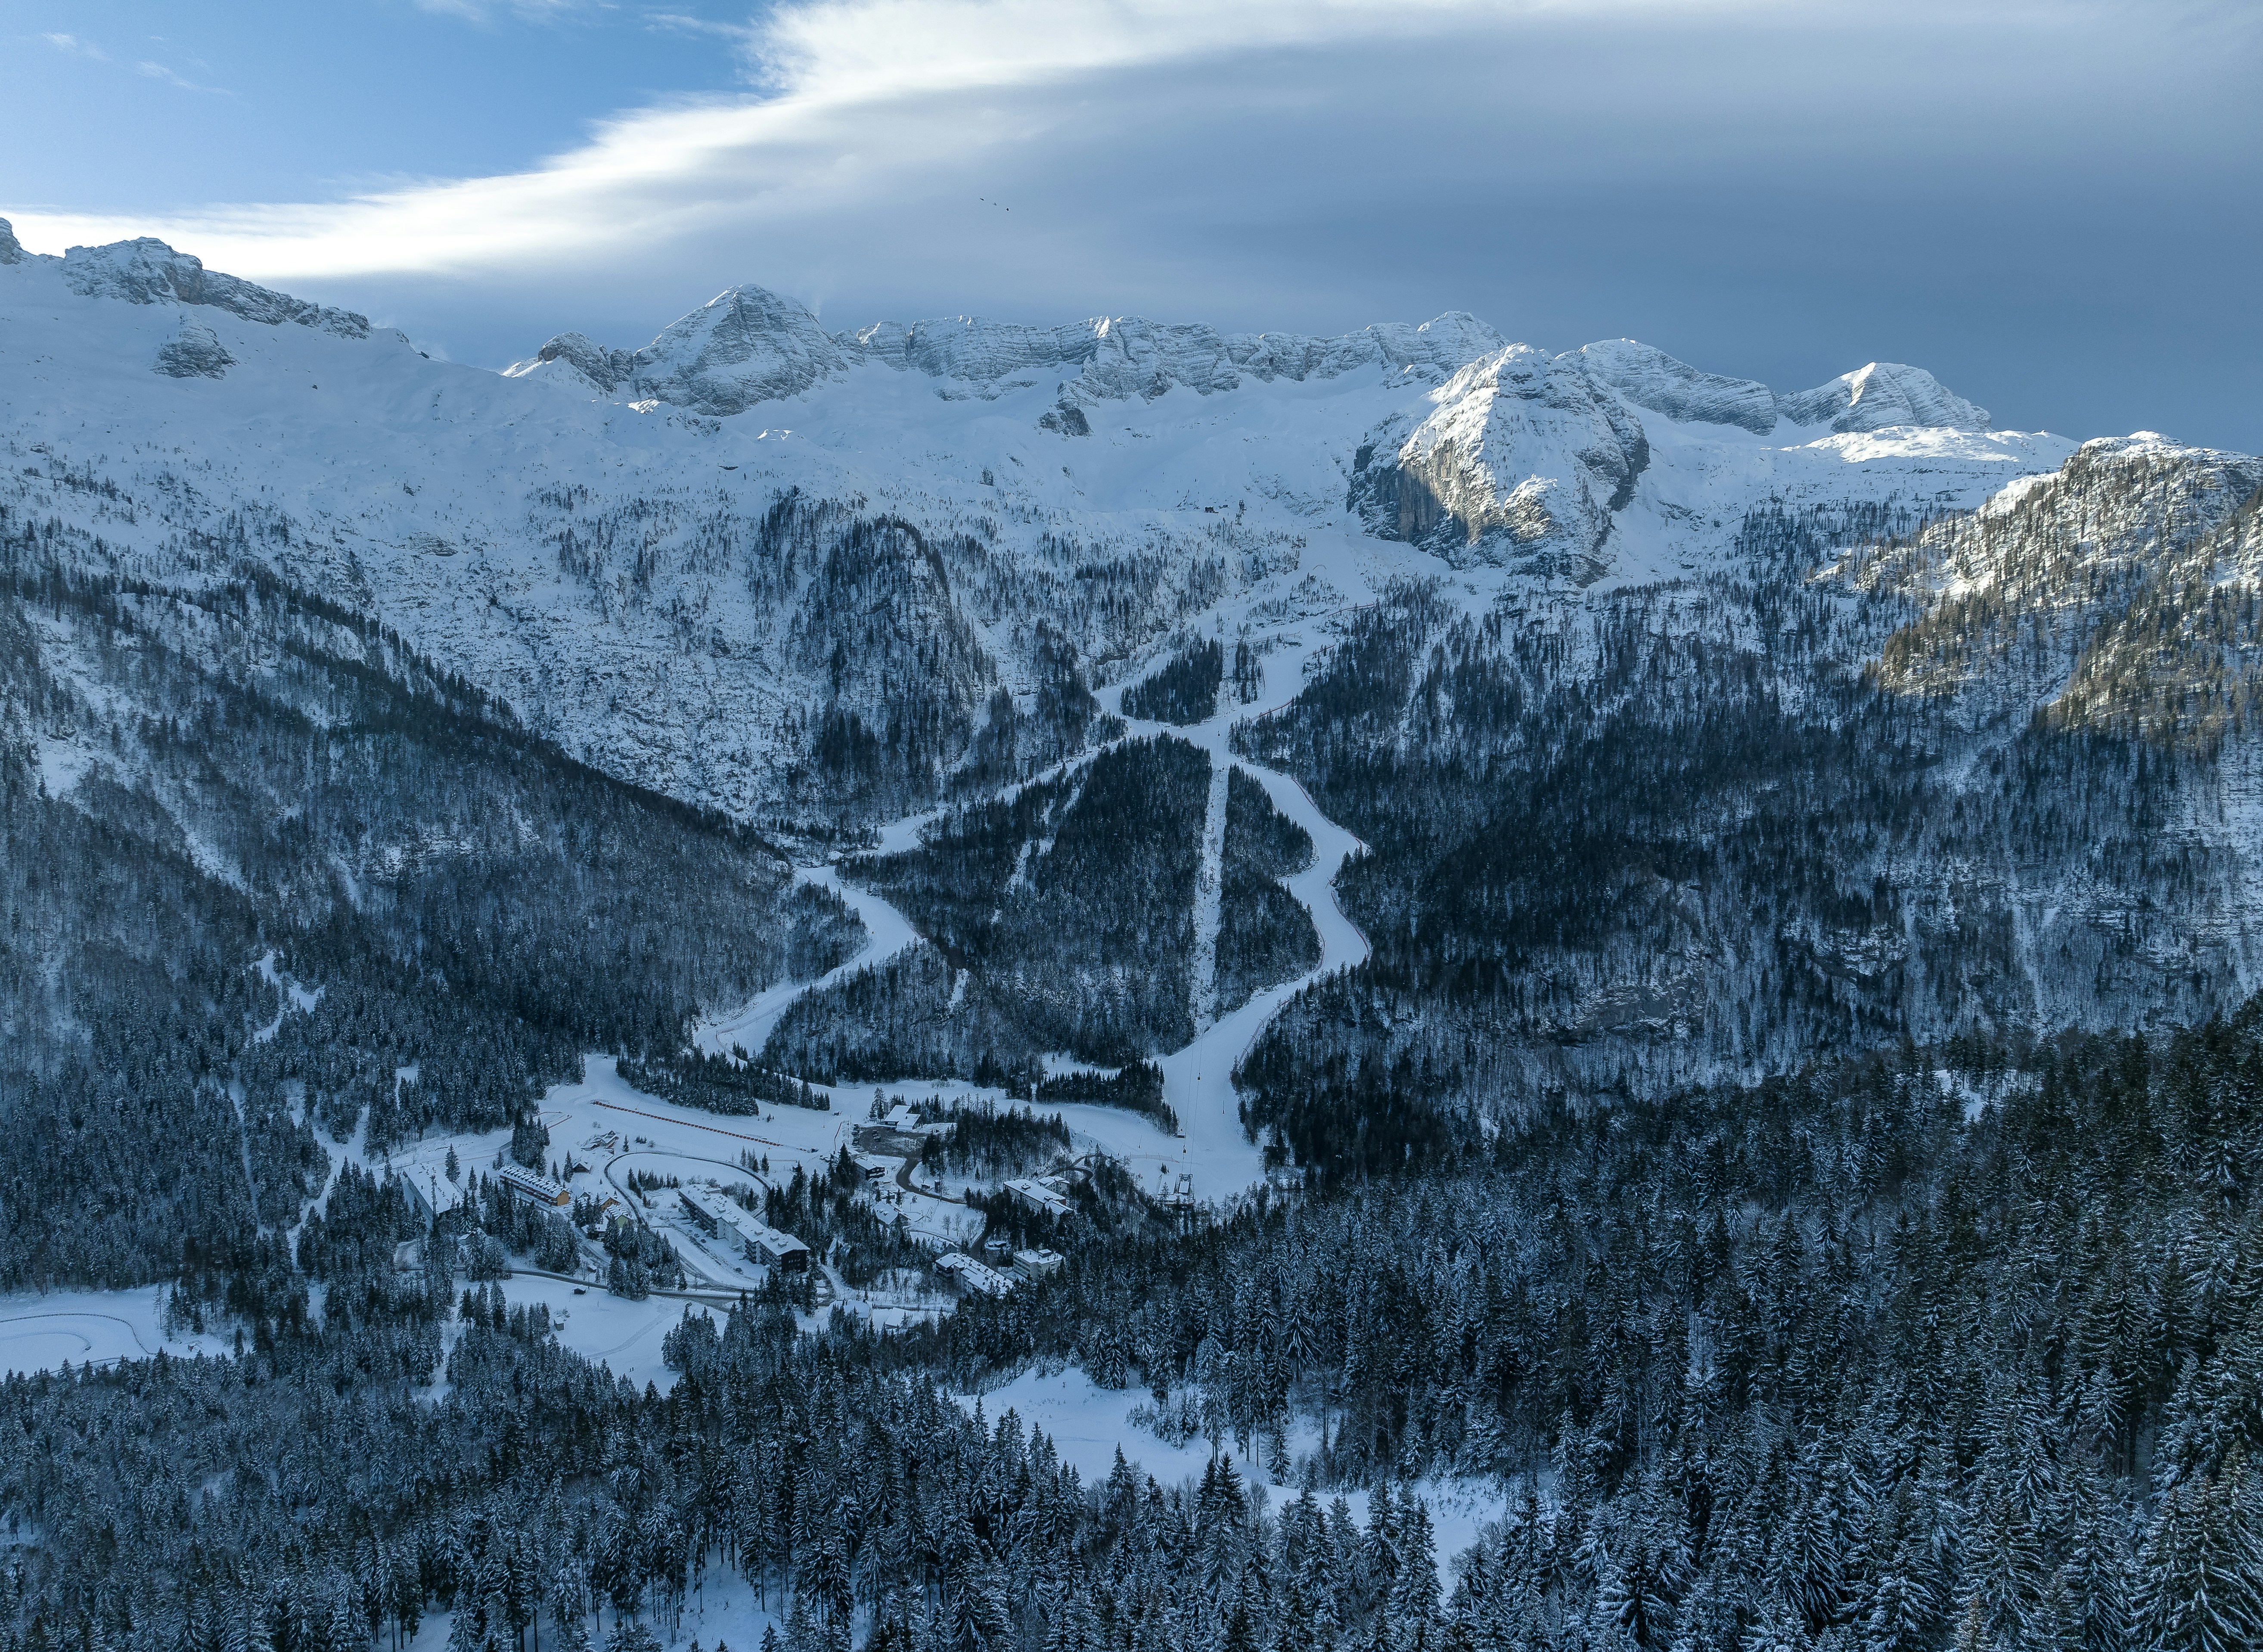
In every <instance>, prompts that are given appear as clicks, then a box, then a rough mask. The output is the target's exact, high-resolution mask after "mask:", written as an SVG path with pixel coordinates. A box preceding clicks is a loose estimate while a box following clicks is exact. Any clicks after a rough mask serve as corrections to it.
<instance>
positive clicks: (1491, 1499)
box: [959, 1366, 1508, 1582]
mask: <svg viewBox="0 0 2263 1652" xmlns="http://www.w3.org/2000/svg"><path fill="white" fill-rule="evenodd" d="M959 1403H960V1404H962V1405H965V1406H966V1407H968V1408H969V1409H972V1407H973V1406H975V1405H976V1404H977V1403H980V1406H981V1407H982V1412H983V1417H984V1418H985V1420H986V1421H987V1422H988V1423H989V1424H990V1425H991V1426H992V1427H993V1428H994V1427H996V1426H997V1424H998V1421H999V1419H1000V1418H1001V1417H1004V1416H1005V1415H1006V1413H1007V1412H1008V1411H1009V1410H1010V1411H1012V1412H1013V1413H1014V1414H1015V1415H1016V1416H1017V1417H1020V1418H1021V1420H1022V1424H1023V1427H1024V1428H1039V1429H1043V1430H1044V1431H1045V1436H1046V1438H1049V1439H1051V1440H1052V1443H1053V1448H1054V1450H1056V1451H1058V1452H1059V1453H1060V1460H1061V1461H1062V1462H1064V1463H1066V1464H1067V1465H1068V1466H1070V1467H1073V1468H1074V1469H1075V1470H1076V1471H1077V1473H1078V1474H1079V1475H1080V1476H1081V1477H1082V1479H1083V1481H1084V1483H1085V1484H1086V1485H1088V1486H1091V1485H1095V1484H1098V1483H1099V1482H1102V1481H1104V1480H1106V1479H1107V1478H1108V1475H1109V1473H1110V1470H1111V1469H1113V1468H1114V1467H1115V1465H1116V1453H1117V1450H1118V1449H1119V1448H1120V1449H1121V1450H1122V1451H1123V1453H1124V1460H1125V1461H1126V1462H1128V1463H1130V1464H1132V1467H1136V1468H1139V1469H1142V1470H1144V1471H1145V1472H1146V1473H1147V1474H1153V1476H1154V1477H1155V1478H1156V1479H1157V1480H1159V1481H1160V1482H1162V1483H1163V1484H1165V1485H1174V1484H1177V1483H1179V1482H1184V1481H1188V1480H1191V1479H1197V1478H1199V1477H1200V1475H1201V1474H1202V1472H1203V1469H1204V1467H1205V1466H1206V1465H1207V1464H1208V1463H1209V1461H1210V1460H1211V1453H1212V1447H1211V1442H1210V1441H1209V1440H1207V1439H1204V1438H1199V1437H1197V1438H1195V1439H1193V1440H1191V1441H1189V1442H1188V1443H1187V1444H1186V1445H1171V1444H1170V1443H1168V1441H1166V1440H1162V1439H1160V1438H1157V1437H1156V1436H1155V1435H1153V1434H1152V1433H1149V1432H1148V1431H1146V1430H1145V1429H1142V1428H1141V1427H1139V1425H1138V1424H1136V1423H1134V1422H1133V1421H1132V1411H1133V1410H1134V1409H1137V1408H1139V1407H1140V1406H1143V1405H1148V1404H1151V1403H1152V1400H1151V1397H1150V1396H1149V1395H1148V1394H1147V1393H1146V1390H1144V1389H1141V1388H1114V1389H1110V1388H1100V1387H1097V1386H1096V1385H1095V1383H1094V1382H1093V1380H1092V1379H1091V1378H1090V1377H1088V1376H1087V1375H1085V1373H1083V1372H1082V1371H1080V1370H1078V1369H1077V1368H1076V1367H1075V1366H1069V1367H1067V1368H1066V1369H1065V1370H1061V1371H1058V1372H1049V1371H1045V1370H1042V1369H1031V1370H1028V1371H1024V1372H1023V1373H1021V1374H1020V1375H1019V1376H1017V1377H1016V1378H1015V1379H1014V1380H1012V1381H1011V1382H1008V1383H1003V1384H1001V1385H1000V1386H999V1387H997V1388H991V1389H989V1390H987V1392H985V1393H983V1394H980V1395H960V1396H959ZM1289 1443H1290V1446H1291V1452H1292V1453H1294V1452H1297V1451H1301V1450H1309V1449H1310V1448H1311V1447H1312V1445H1315V1444H1317V1443H1318V1442H1317V1438H1316V1437H1314V1436H1313V1435H1312V1432H1311V1431H1310V1430H1309V1428H1307V1429H1306V1430H1305V1438H1301V1439H1299V1438H1298V1437H1297V1436H1296V1435H1294V1434H1292V1435H1291V1438H1290V1442H1289ZM1222 1446H1223V1449H1224V1450H1225V1452H1226V1453H1228V1454H1230V1455H1232V1456H1233V1458H1234V1466H1235V1467H1236V1468H1237V1469H1238V1470H1239V1471H1240V1474H1241V1476H1242V1480H1243V1482H1244V1483H1245V1484H1246V1485H1249V1486H1252V1487H1262V1488H1263V1489H1264V1490H1265V1494H1266V1496H1267V1498H1268V1499H1269V1502H1270V1503H1271V1504H1272V1506H1273V1509H1274V1511H1276V1513H1277V1512H1278V1511H1280V1509H1281V1506H1282V1505H1283V1503H1289V1502H1291V1501H1293V1500H1294V1499H1295V1498H1296V1497H1297V1496H1298V1495H1299V1488H1298V1487H1296V1486H1293V1485H1283V1484H1282V1483H1280V1482H1276V1481H1271V1480H1269V1479H1268V1477H1267V1476H1266V1474H1265V1473H1264V1471H1263V1469H1262V1467H1260V1466H1259V1464H1258V1463H1257V1462H1256V1460H1254V1458H1252V1459H1251V1460H1247V1461H1245V1460H1242V1458H1241V1455H1240V1453H1237V1452H1235V1451H1234V1450H1233V1441H1231V1440H1226V1441H1224V1442H1222ZM1335 1495H1337V1494H1335V1493H1333V1492H1322V1493H1320V1494H1319V1496H1320V1497H1321V1500H1322V1501H1323V1502H1326V1501H1327V1499H1328V1498H1330V1497H1332V1496H1335ZM1341 1495H1342V1496H1343V1498H1344V1500H1345V1501H1346V1502H1347V1503H1349V1504H1350V1505H1351V1510H1352V1517H1353V1518H1354V1519H1356V1520H1357V1521H1359V1522H1361V1523H1362V1524H1364V1523H1365V1521H1366V1519H1367V1505H1368V1494H1367V1493H1366V1492H1365V1491H1346V1492H1344V1493H1342V1494H1341ZM1406 1495H1407V1496H1415V1497H1420V1498H1421V1499H1422V1501H1423V1502H1424V1503H1427V1504H1428V1506H1429V1511H1430V1522H1431V1525H1432V1528H1433V1532H1434V1534H1435V1540H1436V1543H1437V1554H1438V1566H1439V1570H1440V1572H1441V1574H1442V1575H1443V1576H1445V1577H1446V1580H1447V1581H1448V1582H1450V1581H1451V1578H1450V1574H1448V1573H1447V1571H1446V1569H1447V1567H1448V1565H1449V1563H1450V1561H1452V1559H1453V1557H1454V1556H1455V1555H1457V1554H1461V1553H1462V1552H1463V1551H1464V1550H1465V1549H1467V1548H1468V1547H1470V1546H1471V1544H1473V1543H1475V1542H1476V1541H1477V1540H1478V1538H1479V1535H1480V1534H1481V1533H1482V1532H1483V1531H1484V1529H1485V1527H1486V1524H1487V1523H1488V1522H1489V1521H1493V1520H1497V1519H1499V1518H1500V1517H1501V1516H1502V1514H1503V1513H1505V1512H1506V1511H1507V1495H1508V1494H1507V1493H1506V1492H1505V1491H1504V1490H1502V1489H1500V1487H1498V1486H1495V1485H1491V1484H1487V1483H1485V1482H1476V1481H1453V1480H1448V1481H1441V1480H1424V1481H1418V1482H1414V1483H1413V1485H1412V1486H1411V1487H1410V1488H1408V1489H1407V1490H1406Z"/></svg>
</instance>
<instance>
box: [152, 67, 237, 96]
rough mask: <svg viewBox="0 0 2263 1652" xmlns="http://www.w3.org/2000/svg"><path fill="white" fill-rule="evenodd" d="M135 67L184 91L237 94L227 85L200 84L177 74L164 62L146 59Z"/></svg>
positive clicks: (221, 94) (226, 94) (225, 94)
mask: <svg viewBox="0 0 2263 1652" xmlns="http://www.w3.org/2000/svg"><path fill="white" fill-rule="evenodd" d="M134 68H135V69H139V70H140V71H141V73H142V74H143V75H145V76H148V78H149V79H151V80H161V81H163V82H164V83H165V84H167V85H168V86H176V87H178V88H179V89H180V90H181V91H200V92H209V93H211V94H212V95H213V97H216V98H233V97H235V93H234V92H232V91H229V90H228V88H227V87H225V86H205V85H199V83H197V82H195V81H192V80H190V79H188V78H186V77H185V76H182V75H179V74H177V73H176V72H175V71H174V70H172V69H168V68H166V67H165V65H164V64H163V63H153V62H148V61H146V60H145V61H143V62H139V63H136V64H134Z"/></svg>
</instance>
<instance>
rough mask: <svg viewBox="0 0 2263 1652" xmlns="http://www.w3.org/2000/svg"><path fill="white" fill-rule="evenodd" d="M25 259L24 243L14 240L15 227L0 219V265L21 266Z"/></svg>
mask: <svg viewBox="0 0 2263 1652" xmlns="http://www.w3.org/2000/svg"><path fill="white" fill-rule="evenodd" d="M24 258H25V252H24V243H22V242H20V241H18V240H17V239H16V226H15V225H13V224H11V223H10V222H9V221H7V220H6V219H5V218H0V264H21V263H23V261H24Z"/></svg>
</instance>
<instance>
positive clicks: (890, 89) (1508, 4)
mask: <svg viewBox="0 0 2263 1652" xmlns="http://www.w3.org/2000/svg"><path fill="white" fill-rule="evenodd" d="M570 3H571V0H516V3H515V4H513V5H512V6H510V8H508V9H512V10H517V11H523V12H539V13H541V14H544V15H551V14H556V13H559V12H562V11H565V10H567V9H568V6H569V4H570ZM420 4H424V5H425V6H426V7H427V9H438V10H445V11H453V12H456V13H458V14H459V15H464V16H466V17H475V18H487V17H490V16H492V15H494V14H495V12H496V11H499V10H502V9H506V8H504V7H502V6H501V5H497V4H489V3H488V0H420ZM1780 9H1781V4H1780V3H1779V0H1399V4H1395V5H1388V6H1385V5H1377V4H1372V3H1371V0H800V3H799V4H782V5H780V6H778V7H777V9H776V10H775V11H772V12H770V14H769V16H768V17H767V18H761V19H758V20H756V22H754V23H751V24H750V25H748V27H747V29H746V30H745V31H744V32H743V33H738V34H737V35H736V36H735V40H734V43H735V44H736V45H737V47H738V48H739V49H740V50H741V53H742V54H744V56H745V59H746V62H747V65H748V75H749V78H750V79H751V80H753V81H754V82H755V83H756V85H757V86H758V87H759V88H760V89H761V90H760V91H759V92H758V93H756V94H752V95H748V96H743V97H737V98H702V99H694V100H684V101H681V102H677V103H674V104H669V105H654V106H649V107H646V108H641V109H637V110H633V111H631V112H625V113H623V114H619V115H617V116H613V117H611V118H609V119H606V120H602V121H600V122H598V123H596V126H595V127H593V129H592V131H591V134H590V135H589V139H588V141H586V142H584V143H583V144H582V146H581V147H579V148H577V149H572V150H570V151H568V152H566V153H564V154H561V155H558V156H552V157H549V158H547V159H546V160H544V161H543V162H541V163H539V164H537V165H535V166H532V167H530V168H528V169H527V170H524V171H521V172H517V173H510V174H506V175H502V176H498V177H488V178H457V179H447V178H442V179H420V180H414V181H408V182H403V183H401V184H398V185H392V186H388V187H383V188H379V189H374V190H371V191H368V192H364V193H361V194H358V195H356V196H354V197H351V198H350V199H343V200H337V201H329V202H310V203H300V202H293V203H279V204H255V205H244V206H224V207H205V208H200V209H196V210H192V211H187V212H182V213H177V214H169V215H164V216H163V217H161V218H160V219H159V220H158V221H155V222H152V221H150V219H148V218H147V217H141V218H134V219H130V220H129V219H125V218H119V217H114V216H95V215H91V214H61V213H39V212H25V213H22V214H19V216H18V233H19V234H20V235H23V236H24V237H25V240H26V242H27V243H30V244H40V245H51V244H55V243H96V242H100V241H106V240H113V239H119V238H122V237H124V236H126V235H135V234H155V235H162V236H163V237H164V238H166V239H167V240H170V241H172V242H174V243H176V244H179V245H184V246H187V247H191V248H192V249H193V250H196V251H197V252H198V253H199V255H200V256H202V257H205V258H206V261H207V262H208V263H211V264H213V265H214V267H217V268H223V269H228V270H231V271H235V272H240V273H242V274H246V275H253V276H258V277H264V278H267V279H291V278H294V277H295V278H300V279H314V278H322V277H336V276H347V275H364V274H397V273H407V272H434V273H443V272H456V273H462V272H475V271H491V270H497V269H500V268H502V267H505V266H509V265H510V264H516V263H518V262H521V261H523V260H525V259H527V258H530V257H541V258H543V259H546V260H554V259H557V258H559V257H575V256H578V255H582V254H589V253H596V252H599V251H601V250H603V249H604V248H606V247H608V246H614V247H617V246H618V245H619V244H620V243H622V242H623V241H624V240H633V241H635V242H637V243H640V244H641V245H643V246H645V247H647V248H651V247H654V246H657V245H660V244H662V243H666V242H668V241H669V240H671V239H673V238H676V237H678V236H682V235H688V234H693V233H697V232H699V231H703V230H710V229H712V228H716V227H717V226H719V225H720V224H724V223H727V222H740V223H748V222H758V221H762V220H763V219H765V218H769V217H771V216H775V215H777V214H781V213H784V212H788V211H791V210H792V209H793V208H794V207H798V206H806V205H808V204H810V203H812V202H813V201H814V200H816V199H825V200H827V201H828V202H830V203H831V204H832V205H833V206H835V207H840V206H842V205H843V204H844V203H847V202H850V201H852V200H853V199H855V198H857V196H859V195H860V194H864V193H868V192H871V191H873V190H875V189H878V188H884V187H886V185H888V184H889V183H890V182H891V181H892V180H893V179H896V178H900V177H901V176H904V175H908V174H913V173H917V172H921V171H923V170H932V169H933V168H934V167H935V166H936V164H937V163H938V162H939V161H941V160H943V159H944V158H945V157H954V158H956V159H957V160H958V161H961V162H964V161H965V160H966V159H967V158H968V157H970V156H974V155H976V154H978V153H979V152H980V151H981V150H983V149H987V148H990V147H993V146H996V145H1000V144H1011V143H1015V142H1016V141H1026V140H1028V139H1029V138H1030V136H1031V135H1032V133H1033V130H1035V129H1038V128H1042V127H1045V125H1046V124H1047V120H1048V117H1047V116H1046V115H1045V113H1043V112H1032V111H1030V109H1028V108H1022V109H1015V108H1012V107H1009V105H1005V104H997V105H989V106H984V107H971V108H970V107H967V106H965V105H963V104H962V105H957V106H952V107H950V108H948V109H946V108H945V107H944V100H947V99H950V98H953V97H956V96H963V95H964V94H967V93H979V92H984V91H997V92H1010V91H1017V90H1018V91H1028V90H1029V89H1031V88H1036V87H1042V86H1045V85H1049V84H1057V83H1070V82H1074V81H1076V80H1078V79H1080V78H1081V77H1088V76H1095V75H1100V74H1104V73H1107V72H1110V71H1123V70H1130V69H1141V68H1151V67H1153V66H1155V65H1159V64H1168V63H1171V62H1187V61H1189V60H1196V59H1204V58H1215V57H1218V56H1220V55H1224V54H1233V53H1237V52H1262V51H1274V50H1279V49H1281V48H1283V47H1316V46H1322V45H1326V44H1328V43H1333V42H1345V41H1354V40H1360V39H1363V38H1368V39H1387V40H1394V41H1400V42H1403V41H1406V40H1421V39H1423V38H1426V37H1434V36H1438V35H1442V34H1445V33H1451V32H1454V31H1468V30H1471V29H1479V30H1482V29H1486V28H1488V27H1494V26H1498V25H1501V24H1503V23H1506V22H1509V21H1512V20H1515V19H1528V20H1529V19H1538V20H1547V19H1551V18H1567V17H1593V16H1595V15H1597V14H1604V15H1609V16H1613V17H1618V18H1628V19H1635V18H1688V17H1693V16H1717V15H1723V14H1729V13H1750V12H1753V11H1772V10H1780ZM652 21H654V22H658V23H662V24H663V25H669V24H673V25H676V26H682V25H685V24H687V23H689V22H691V21H693V20H692V19H686V18H680V17H676V16H675V15H674V14H660V15H659V16H656V17H655V18H653V19H652ZM142 69H143V72H144V73H148V74H154V75H158V76H161V77H164V78H168V79H171V80H174V81H175V82H176V83H181V84H186V83H185V82H180V81H178V79H177V76H170V72H169V71H164V70H162V69H159V68H158V66H156V65H154V64H145V65H143V66H142Z"/></svg>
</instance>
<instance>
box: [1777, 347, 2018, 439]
mask: <svg viewBox="0 0 2263 1652" xmlns="http://www.w3.org/2000/svg"><path fill="white" fill-rule="evenodd" d="M1776 410H1777V411H1778V412H1780V413H1782V415H1783V417H1786V418H1787V419H1789V420H1790V421H1791V422H1792V423H1793V424H1828V425H1829V426H1830V427H1831V428H1832V429H1833V431H1837V432H1839V433H1840V434H1841V435H1847V434H1851V433H1854V432H1857V431H1883V430H1889V429H1891V428H1893V427H1894V426H1896V425H1903V424H1921V425H1925V426H1927V427H1928V428H1930V429H1934V430H1949V431H1985V430H1987V429H1989V428H1990V424H1991V421H1990V419H1989V416H1988V409H1985V408H1982V407H1975V406H1974V405H1973V404H1972V403H1971V402H1968V401H1966V400H1965V399H1964V398H1963V396H1961V395H1956V393H1955V392H1953V391H1951V390H1950V389H1949V388H1948V386H1946V385H1944V384H1942V383H1941V380H1938V379H1936V378H1934V376H1933V375H1932V374H1931V373H1927V371H1926V370H1925V369H1924V368H1922V367H1912V366H1905V365H1904V364H1903V363H1901V362H1898V361H1873V362H1871V363H1870V364H1869V365H1868V366H1862V367H1857V368H1855V371H1854V372H1852V373H1840V375H1839V376H1838V377H1837V378H1835V379H1833V380H1829V381H1828V382H1827V383H1824V384H1819V385H1818V386H1816V387H1815V388H1813V389H1812V390H1803V391H1800V392H1799V393H1798V394H1797V395H1787V396H1782V397H1779V398H1778V399H1777V402H1776Z"/></svg>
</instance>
